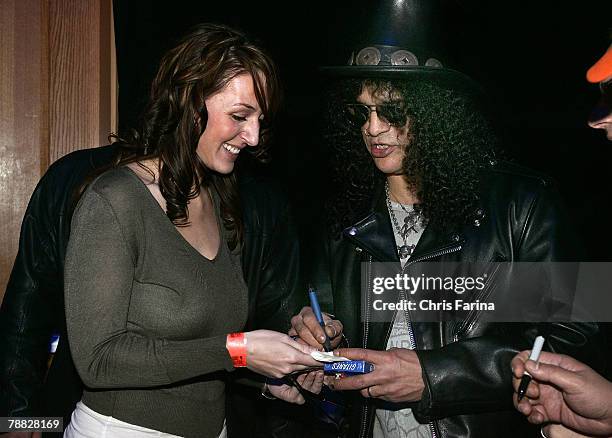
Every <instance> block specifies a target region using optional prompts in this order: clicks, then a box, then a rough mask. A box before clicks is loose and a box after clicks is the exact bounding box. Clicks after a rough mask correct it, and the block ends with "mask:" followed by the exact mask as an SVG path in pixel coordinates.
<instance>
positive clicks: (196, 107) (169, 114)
mask: <svg viewBox="0 0 612 438" xmlns="http://www.w3.org/2000/svg"><path fill="white" fill-rule="evenodd" d="M243 73H247V74H249V75H251V77H252V78H253V83H254V88H255V96H256V99H257V102H258V104H259V106H260V108H261V110H262V115H263V124H264V126H262V127H261V129H260V139H259V145H258V147H257V148H255V150H254V152H253V153H254V155H255V156H256V157H257V158H258V159H260V160H265V159H266V140H267V139H268V136H269V129H268V128H267V126H269V125H270V122H271V121H272V119H273V117H274V115H275V113H276V111H277V109H278V105H279V101H280V85H279V82H278V75H277V71H276V67H275V65H274V62H273V61H272V59H271V58H270V57H269V56H268V55H267V53H265V52H264V51H263V50H262V49H261V48H259V47H258V46H256V45H254V44H253V43H252V42H250V41H249V40H248V39H247V38H246V36H245V35H244V34H242V33H240V32H238V31H236V30H233V29H231V28H229V27H227V26H224V25H218V24H208V23H204V24H200V25H198V26H196V27H195V28H194V29H193V30H192V31H191V32H190V33H189V34H188V35H187V36H185V37H184V38H183V39H182V40H181V41H180V42H179V44H178V45H177V46H176V47H174V48H173V49H170V50H169V51H168V52H166V54H165V55H164V56H163V58H162V60H161V63H160V66H159V70H158V71H157V74H156V76H155V78H154V80H153V83H152V86H151V93H150V97H149V103H148V105H147V107H146V109H145V111H144V114H143V116H142V121H141V127H140V129H139V130H134V131H132V133H131V134H130V135H129V136H128V137H127V138H125V139H120V140H121V142H122V143H123V145H122V146H121V149H120V152H119V154H118V159H117V162H116V164H117V165H124V164H127V163H130V162H135V161H143V160H147V159H151V158H154V159H158V160H159V162H160V173H159V187H160V190H161V194H162V195H163V197H164V199H165V200H166V212H167V213H166V214H167V215H168V218H169V219H170V220H171V221H172V222H173V223H174V224H175V225H176V226H186V225H188V224H189V213H188V209H187V204H188V202H189V200H190V199H193V198H196V197H197V196H198V195H199V193H200V190H201V188H202V187H207V186H210V187H211V189H213V190H215V191H216V193H217V194H218V195H219V199H220V210H221V218H222V220H223V225H224V227H225V229H226V230H228V231H229V232H230V239H229V241H228V243H229V246H230V248H231V249H234V248H236V247H237V246H238V245H239V244H240V243H241V242H242V237H243V225H242V220H241V211H240V202H239V196H238V189H237V182H236V177H235V175H234V172H232V173H231V174H229V175H221V174H218V173H215V172H213V171H211V170H209V169H208V168H206V166H205V165H204V163H203V162H202V161H201V160H200V158H199V156H198V155H197V153H196V148H197V145H198V140H199V138H200V136H201V135H202V133H203V132H204V130H205V128H206V123H207V120H208V113H207V110H206V106H205V105H204V101H205V100H206V99H207V98H208V97H210V96H212V95H213V94H215V93H217V92H219V91H221V90H222V89H223V88H224V87H225V86H226V85H227V84H228V83H229V82H230V81H231V80H232V79H233V78H235V77H236V76H238V75H240V74H243ZM249 149H252V148H249Z"/></svg>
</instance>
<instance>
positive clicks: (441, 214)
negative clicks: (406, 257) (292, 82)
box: [323, 79, 498, 237]
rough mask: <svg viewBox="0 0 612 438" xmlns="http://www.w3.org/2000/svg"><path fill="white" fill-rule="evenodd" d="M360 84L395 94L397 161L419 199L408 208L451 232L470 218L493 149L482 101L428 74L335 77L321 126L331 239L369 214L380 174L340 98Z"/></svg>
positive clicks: (345, 99)
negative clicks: (401, 121)
mask: <svg viewBox="0 0 612 438" xmlns="http://www.w3.org/2000/svg"><path fill="white" fill-rule="evenodd" d="M365 87H367V88H369V89H370V90H371V91H372V92H373V93H375V94H382V95H388V96H391V95H392V94H393V95H398V94H399V95H400V96H401V99H402V101H403V103H404V104H405V106H406V112H407V114H408V118H409V119H410V122H411V124H410V130H411V132H410V136H411V140H410V144H409V146H408V147H407V148H406V154H405V157H404V160H403V162H402V166H403V169H404V179H405V181H406V184H407V185H408V186H409V188H411V189H413V190H414V191H415V192H416V195H417V197H418V199H419V200H420V202H421V203H420V204H419V205H417V206H415V208H417V209H418V210H420V211H421V212H422V214H423V216H424V217H425V218H426V220H427V222H428V226H430V227H434V228H435V229H436V230H438V231H441V232H444V233H450V232H453V231H455V230H458V229H459V228H460V227H461V226H462V225H464V224H465V223H466V222H467V221H468V220H470V213H471V212H472V211H473V209H474V207H475V206H476V205H477V201H478V190H479V184H480V181H481V175H482V171H483V169H484V168H485V167H486V166H487V165H488V163H489V162H490V161H492V160H494V157H495V155H496V150H497V148H498V146H497V145H498V141H497V137H496V135H495V134H494V132H493V129H492V127H491V124H490V123H489V121H488V120H487V118H486V117H485V116H484V113H485V111H484V110H483V108H482V107H481V105H480V103H481V102H479V101H478V99H474V98H473V96H470V95H469V94H468V93H466V92H463V91H459V90H456V89H453V88H451V87H446V86H443V85H441V84H437V83H435V82H430V81H427V79H410V80H406V79H403V80H397V79H366V80H359V79H340V80H336V81H333V82H332V83H331V84H330V89H329V91H328V93H327V96H328V99H327V106H326V119H325V125H324V127H323V131H324V141H325V143H326V144H327V145H328V147H329V149H330V150H331V151H332V158H331V160H332V161H331V167H332V172H331V173H332V181H331V186H332V187H334V188H335V191H334V192H333V193H332V194H331V197H330V199H329V202H328V203H327V209H326V210H327V211H328V212H329V213H330V214H329V217H328V222H329V224H328V225H329V226H330V230H331V232H332V234H333V235H335V236H336V237H338V236H339V234H340V232H341V231H342V229H344V228H345V227H347V226H349V225H351V224H352V223H354V222H355V221H356V220H358V219H360V218H362V217H364V216H365V215H367V214H368V213H369V211H370V210H371V208H372V205H373V197H374V194H375V192H376V190H375V188H376V187H378V186H379V185H380V184H383V181H384V179H385V176H384V175H383V173H382V172H380V171H379V170H378V169H377V168H376V167H375V165H374V162H373V160H372V158H371V156H370V154H369V152H368V151H367V149H366V147H365V146H364V143H363V139H362V137H361V132H360V127H357V126H355V125H353V124H351V123H350V121H348V120H349V118H348V117H346V113H345V111H346V110H345V108H346V103H352V102H355V99H356V97H357V96H358V95H359V94H360V93H361V92H362V90H363V89H364V88H365ZM394 100H395V99H394Z"/></svg>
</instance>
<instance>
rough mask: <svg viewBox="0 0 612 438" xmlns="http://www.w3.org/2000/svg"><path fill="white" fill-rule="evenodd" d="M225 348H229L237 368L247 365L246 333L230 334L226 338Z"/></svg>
mask: <svg viewBox="0 0 612 438" xmlns="http://www.w3.org/2000/svg"><path fill="white" fill-rule="evenodd" d="M225 348H227V351H228V353H229V355H230V357H231V358H232V362H233V364H234V367H235V368H243V367H246V366H247V337H246V333H230V334H228V335H227V338H226V340H225Z"/></svg>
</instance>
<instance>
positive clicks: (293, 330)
mask: <svg viewBox="0 0 612 438" xmlns="http://www.w3.org/2000/svg"><path fill="white" fill-rule="evenodd" d="M287 334H288V335H289V336H297V331H295V329H294V328H293V327H291V328H290V329H289V331H288V332H287Z"/></svg>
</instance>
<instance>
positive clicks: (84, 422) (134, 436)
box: [64, 402, 227, 438]
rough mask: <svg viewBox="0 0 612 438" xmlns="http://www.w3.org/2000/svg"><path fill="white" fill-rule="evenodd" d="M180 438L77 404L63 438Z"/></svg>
mask: <svg viewBox="0 0 612 438" xmlns="http://www.w3.org/2000/svg"><path fill="white" fill-rule="evenodd" d="M153 437H155V438H180V437H179V436H177V435H172V434H169V433H165V432H160V431H158V430H153V429H147V428H146V427H142V426H137V425H135V424H130V423H126V422H125V421H121V420H117V419H116V418H113V417H109V416H107V415H102V414H99V413H97V412H96V411H94V410H93V409H90V408H89V407H87V406H86V405H85V404H84V403H83V402H78V403H77V405H76V408H75V409H74V412H72V417H71V419H70V424H69V425H68V427H67V428H66V430H65V431H64V438H153ZM219 438H227V430H226V428H225V424H223V430H222V431H221V434H220V435H219Z"/></svg>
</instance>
